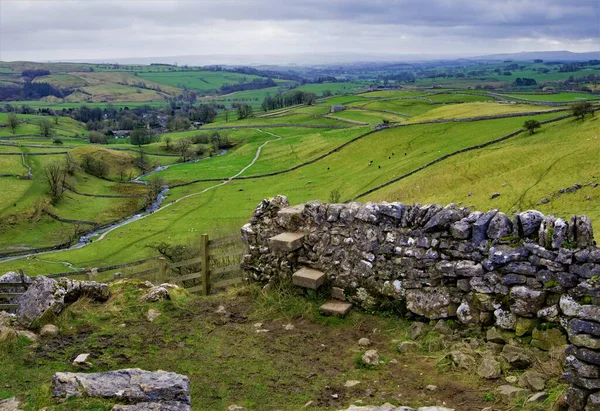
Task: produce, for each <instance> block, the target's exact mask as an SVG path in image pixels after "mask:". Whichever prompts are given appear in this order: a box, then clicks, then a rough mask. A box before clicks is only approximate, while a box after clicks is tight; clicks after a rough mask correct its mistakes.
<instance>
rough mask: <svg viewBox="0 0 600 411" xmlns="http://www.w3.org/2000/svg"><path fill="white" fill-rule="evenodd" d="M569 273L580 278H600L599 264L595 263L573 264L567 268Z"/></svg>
mask: <svg viewBox="0 0 600 411" xmlns="http://www.w3.org/2000/svg"><path fill="white" fill-rule="evenodd" d="M569 272H570V273H571V274H575V275H577V276H579V277H581V278H592V277H595V276H600V264H596V263H583V264H573V265H571V266H570V267H569Z"/></svg>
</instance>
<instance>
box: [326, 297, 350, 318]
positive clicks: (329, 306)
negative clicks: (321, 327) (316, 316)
mask: <svg viewBox="0 0 600 411" xmlns="http://www.w3.org/2000/svg"><path fill="white" fill-rule="evenodd" d="M351 308H352V304H350V303H348V302H345V301H338V300H329V301H327V302H326V303H325V304H323V305H322V306H321V307H319V311H320V312H321V314H323V315H333V316H335V317H344V316H346V314H348V312H349V311H350V309H351Z"/></svg>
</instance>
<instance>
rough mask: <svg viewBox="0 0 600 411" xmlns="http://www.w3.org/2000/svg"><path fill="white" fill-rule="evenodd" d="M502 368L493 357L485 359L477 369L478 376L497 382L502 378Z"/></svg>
mask: <svg viewBox="0 0 600 411" xmlns="http://www.w3.org/2000/svg"><path fill="white" fill-rule="evenodd" d="M501 372H502V368H501V366H500V363H499V362H498V361H496V360H495V359H494V358H492V357H485V358H484V359H483V360H481V363H480V364H479V366H478V367H477V375H479V376H480V377H481V378H485V379H486V380H495V379H497V378H500V373H501Z"/></svg>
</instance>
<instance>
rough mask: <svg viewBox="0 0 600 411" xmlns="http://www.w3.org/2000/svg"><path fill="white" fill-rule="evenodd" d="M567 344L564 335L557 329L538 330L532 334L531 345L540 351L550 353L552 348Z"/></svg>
mask: <svg viewBox="0 0 600 411" xmlns="http://www.w3.org/2000/svg"><path fill="white" fill-rule="evenodd" d="M566 343H567V338H566V337H565V335H564V334H563V333H562V332H561V331H560V330H559V329H557V328H550V329H547V330H538V329H537V328H536V329H534V330H533V332H532V338H531V345H532V346H533V347H536V348H539V349H540V350H544V351H550V349H552V348H553V347H561V346H563V345H565V344H566Z"/></svg>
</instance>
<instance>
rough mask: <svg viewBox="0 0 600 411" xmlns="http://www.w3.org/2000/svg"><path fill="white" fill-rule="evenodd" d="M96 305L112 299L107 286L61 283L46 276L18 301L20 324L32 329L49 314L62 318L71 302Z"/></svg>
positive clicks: (91, 282)
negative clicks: (84, 299) (81, 300)
mask: <svg viewBox="0 0 600 411" xmlns="http://www.w3.org/2000/svg"><path fill="white" fill-rule="evenodd" d="M84 296H86V297H89V298H91V299H92V300H96V301H106V300H107V299H108V298H109V297H110V290H109V288H108V285H107V284H100V283H96V282H93V281H75V280H70V279H66V278H61V279H60V280H58V281H55V280H52V279H50V278H47V277H44V276H38V277H35V278H34V279H33V282H32V284H31V285H30V286H29V288H28V289H27V291H26V292H25V294H23V295H22V296H21V298H19V308H18V309H17V320H18V321H19V323H21V324H22V325H23V326H25V327H30V326H31V325H32V324H33V323H34V322H35V321H36V320H38V319H40V318H41V317H42V316H44V315H46V313H51V314H55V315H57V314H59V313H60V312H61V311H62V310H63V309H64V308H65V306H66V305H67V304H68V303H69V302H73V301H76V300H77V299H79V298H80V297H84Z"/></svg>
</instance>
